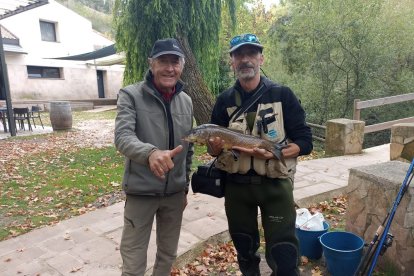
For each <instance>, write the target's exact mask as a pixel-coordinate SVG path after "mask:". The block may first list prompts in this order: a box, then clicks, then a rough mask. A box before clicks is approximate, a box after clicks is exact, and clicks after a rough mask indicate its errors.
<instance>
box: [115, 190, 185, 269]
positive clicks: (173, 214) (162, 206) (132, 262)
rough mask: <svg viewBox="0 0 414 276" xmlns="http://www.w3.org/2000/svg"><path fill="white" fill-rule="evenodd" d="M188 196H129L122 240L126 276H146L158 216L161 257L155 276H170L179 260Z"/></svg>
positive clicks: (159, 253)
mask: <svg viewBox="0 0 414 276" xmlns="http://www.w3.org/2000/svg"><path fill="white" fill-rule="evenodd" d="M184 203H185V193H184V191H183V192H180V193H176V194H173V195H169V196H130V195H127V197H126V202H125V209H124V229H123V232H122V238H121V248H120V250H121V256H122V261H123V267H122V276H132V275H134V276H143V275H144V274H145V270H146V267H147V250H148V243H149V240H150V236H151V230H152V224H153V221H154V216H155V217H156V241H157V253H156V259H155V264H154V268H153V275H154V276H169V275H170V273H171V267H172V264H173V263H174V261H175V259H176V257H177V247H178V239H179V236H180V230H181V221H182V218H183V211H184Z"/></svg>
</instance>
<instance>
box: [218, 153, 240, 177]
mask: <svg viewBox="0 0 414 276" xmlns="http://www.w3.org/2000/svg"><path fill="white" fill-rule="evenodd" d="M215 166H216V167H217V168H218V169H220V170H223V171H225V172H228V173H237V172H238V171H239V160H238V158H236V157H235V156H234V155H233V153H232V152H230V151H223V152H222V153H221V154H220V155H219V156H218V157H217V161H216V165H215Z"/></svg>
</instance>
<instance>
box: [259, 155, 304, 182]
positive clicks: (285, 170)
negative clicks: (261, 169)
mask: <svg viewBox="0 0 414 276" xmlns="http://www.w3.org/2000/svg"><path fill="white" fill-rule="evenodd" d="M266 163H267V164H266V176H267V177H270V178H290V179H291V180H292V182H293V176H294V174H295V172H296V164H297V159H296V158H289V159H285V163H286V166H285V165H284V164H283V163H282V162H281V161H280V160H276V159H269V160H267V162H266Z"/></svg>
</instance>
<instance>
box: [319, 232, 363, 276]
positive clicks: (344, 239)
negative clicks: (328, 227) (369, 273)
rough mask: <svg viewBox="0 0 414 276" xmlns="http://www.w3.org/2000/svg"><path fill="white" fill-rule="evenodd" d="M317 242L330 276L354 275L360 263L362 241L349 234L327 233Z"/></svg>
mask: <svg viewBox="0 0 414 276" xmlns="http://www.w3.org/2000/svg"><path fill="white" fill-rule="evenodd" d="M319 240H320V243H321V244H322V249H323V254H324V256H325V259H326V263H327V265H328V271H329V272H330V273H331V274H332V276H350V275H354V273H355V271H356V269H357V268H358V264H359V262H360V261H361V257H362V249H363V248H364V240H363V239H362V238H360V237H359V236H357V235H355V234H353V233H350V232H328V233H325V234H323V235H322V236H321V237H320V238H319Z"/></svg>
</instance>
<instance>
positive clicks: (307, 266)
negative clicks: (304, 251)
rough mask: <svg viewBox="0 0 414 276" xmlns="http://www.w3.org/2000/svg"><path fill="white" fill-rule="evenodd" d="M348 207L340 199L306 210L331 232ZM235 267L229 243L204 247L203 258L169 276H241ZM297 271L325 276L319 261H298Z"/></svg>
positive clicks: (304, 259)
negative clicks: (320, 218)
mask: <svg viewBox="0 0 414 276" xmlns="http://www.w3.org/2000/svg"><path fill="white" fill-rule="evenodd" d="M347 206H348V201H347V197H346V196H344V195H340V196H337V197H334V198H332V200H330V201H322V202H319V203H317V204H312V205H310V206H309V207H308V209H309V211H310V212H311V213H315V212H320V213H322V214H323V215H324V217H325V219H327V220H328V221H329V222H330V224H331V229H335V227H336V226H337V225H343V224H344V221H345V213H346V208H347ZM261 232H263V231H261ZM261 241H264V237H261ZM264 246H265V243H264V242H262V243H261V249H259V250H261V251H264ZM262 261H263V260H262ZM238 267H239V266H238V264H237V252H236V250H235V248H234V246H233V243H232V242H227V243H219V244H216V245H212V244H207V245H206V247H205V248H204V251H203V252H202V254H200V255H199V256H197V257H196V258H195V259H194V260H193V261H191V262H190V263H189V264H187V265H185V266H184V267H182V268H177V267H175V268H173V270H172V272H171V276H196V275H201V276H212V275H215V276H217V275H218V276H223V275H233V276H234V275H236V276H240V275H242V274H241V273H240V270H239V268H238ZM299 270H300V271H301V275H302V276H323V275H327V274H326V273H325V271H326V267H325V264H324V263H323V262H321V261H320V260H319V261H314V260H309V259H308V258H307V257H305V256H302V257H301V265H300V266H299ZM324 273H325V274H324ZM269 274H270V272H269ZM263 275H264V274H263Z"/></svg>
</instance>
